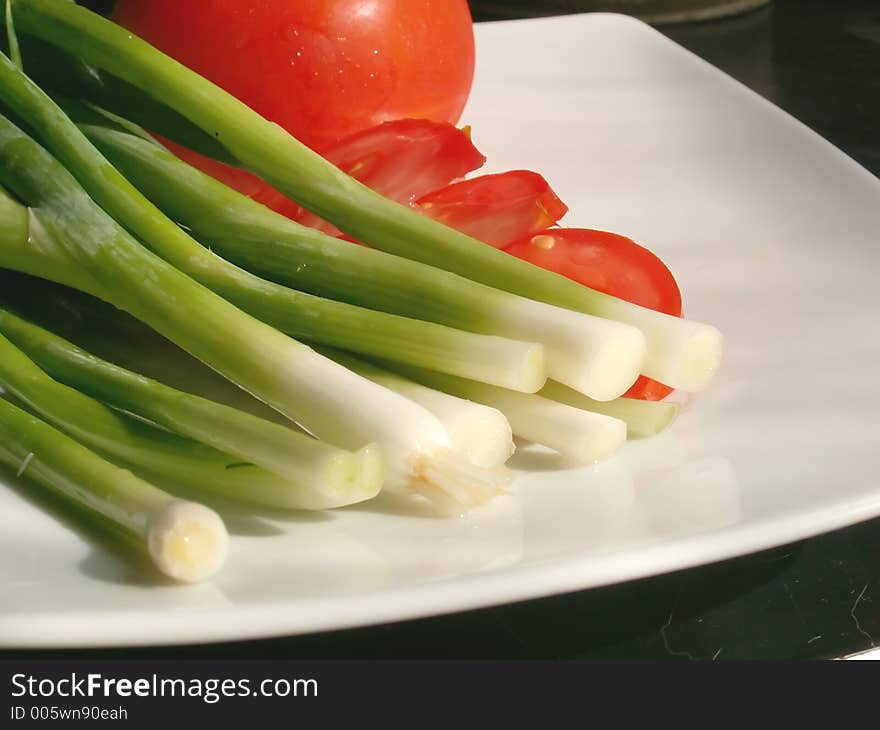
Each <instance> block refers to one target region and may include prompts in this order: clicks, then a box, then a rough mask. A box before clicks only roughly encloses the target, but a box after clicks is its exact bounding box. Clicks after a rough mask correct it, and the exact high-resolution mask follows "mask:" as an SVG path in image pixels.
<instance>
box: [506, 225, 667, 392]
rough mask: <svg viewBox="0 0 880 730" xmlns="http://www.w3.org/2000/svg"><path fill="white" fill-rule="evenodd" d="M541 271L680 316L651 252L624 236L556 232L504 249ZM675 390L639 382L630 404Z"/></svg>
mask: <svg viewBox="0 0 880 730" xmlns="http://www.w3.org/2000/svg"><path fill="white" fill-rule="evenodd" d="M504 250H505V251H507V253H510V254H512V255H513V256H516V257H518V258H521V259H525V260H526V261H529V262H531V263H533V264H535V265H537V266H540V267H541V268H544V269H549V270H550V271H555V272H556V273H558V274H562V275H563V276H567V277H568V278H569V279H574V280H575V281H577V282H579V283H581V284H583V285H584V286H588V287H590V288H591V289H596V290H597V291H601V292H604V293H606V294H611V295H612V296H615V297H619V298H620V299H625V300H626V301H628V302H632V303H634V304H639V305H641V306H643V307H647V308H649V309H654V310H656V311H659V312H665V313H666V314H672V315H675V316H677V317H680V316H681V312H682V309H681V291H680V290H679V288H678V284H677V283H676V281H675V277H673V275H672V272H671V271H669V269H668V268H667V267H666V265H665V264H664V263H663V262H662V261H661V260H660V259H659V258H658V257H657V256H656V255H655V254H653V253H651V251H649V250H648V249H646V248H644V247H643V246H639V245H638V244H637V243H636V242H635V241H633V240H631V239H629V238H626V237H625V236H621V235H618V234H616V233H609V232H607V231H596V230H592V229H588V228H555V229H554V228H551V229H548V230H545V231H542V232H541V233H538V234H534V235H528V236H525V237H523V238H521V239H519V240H518V241H516V242H514V243H513V244H511V245H510V246H508V247H507V248H505V249H504ZM671 392H672V388H670V387H668V386H666V385H664V384H662V383H658V382H657V381H656V380H652V379H651V378H646V377H645V376H639V378H638V380H636V382H635V383H634V384H633V385H632V387H631V388H630V389H629V390H628V391H627V392H626V393H624V396H625V397H627V398H640V399H642V400H661V399H663V398H665V397H666V396H667V395H669V394H670V393H671Z"/></svg>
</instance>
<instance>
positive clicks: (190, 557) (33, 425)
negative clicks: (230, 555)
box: [0, 397, 229, 582]
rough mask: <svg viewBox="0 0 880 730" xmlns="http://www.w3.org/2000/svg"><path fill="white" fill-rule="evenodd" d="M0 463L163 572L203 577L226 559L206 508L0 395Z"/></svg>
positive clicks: (216, 523) (219, 529) (222, 537)
mask: <svg viewBox="0 0 880 730" xmlns="http://www.w3.org/2000/svg"><path fill="white" fill-rule="evenodd" d="M0 462H2V463H4V464H6V465H7V466H8V467H10V468H11V469H13V470H15V473H16V476H17V477H18V478H19V479H20V480H22V481H23V482H25V483H27V482H36V483H38V484H40V485H41V486H43V487H44V488H47V489H48V490H50V491H52V492H54V493H55V494H58V495H60V496H61V497H62V498H64V500H65V501H66V502H68V503H71V504H73V505H75V506H76V507H77V509H79V510H83V511H85V512H86V513H88V514H89V515H91V516H93V517H94V518H96V519H97V520H100V521H101V523H102V524H109V525H111V526H112V527H113V531H114V533H115V534H116V535H118V537H119V538H121V539H122V540H124V541H125V542H127V543H131V542H134V543H135V544H137V545H139V546H141V547H143V548H145V550H146V552H147V554H148V555H149V556H150V557H151V559H152V561H153V563H154V565H155V566H156V567H157V568H158V569H159V570H160V571H162V572H163V573H164V574H165V575H167V576H169V577H171V578H174V579H176V580H180V581H184V582H197V581H202V580H206V579H208V578H210V577H212V576H213V575H214V574H216V573H217V572H218V571H219V570H220V569H221V568H222V567H223V564H224V562H225V561H226V554H227V552H228V543H229V537H228V534H227V532H226V527H225V525H224V524H223V521H222V520H221V519H220V517H219V516H218V515H217V513H216V512H214V511H213V510H212V509H209V508H208V507H205V506H204V505H202V504H199V503H197V502H190V501H186V500H181V499H179V498H177V497H174V496H172V495H170V494H168V493H167V492H164V491H162V490H161V489H159V488H157V487H155V486H153V485H152V484H150V483H148V482H146V481H144V480H143V479H141V478H139V477H137V476H135V475H134V474H132V473H131V472H130V471H127V470H126V469H123V468H120V467H118V466H116V465H114V464H112V463H110V462H109V461H106V460H105V459H103V458H102V457H101V456H99V455H98V454H96V453H95V452H94V451H91V450H90V449H88V448H86V447H85V446H83V445H82V444H80V443H79V442H77V441H75V440H74V439H72V438H70V437H69V436H67V435H66V434H64V433H62V432H61V431H59V430H57V429H55V428H53V427H52V426H50V425H49V424H47V423H45V422H44V421H41V420H40V419H39V418H36V417H35V416H34V415H32V414H30V413H28V412H27V411H25V410H23V409H21V408H20V407H18V406H16V405H14V404H13V403H11V402H10V401H9V400H7V399H6V398H4V397H0Z"/></svg>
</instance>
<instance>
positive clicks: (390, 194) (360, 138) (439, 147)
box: [298, 119, 486, 235]
mask: <svg viewBox="0 0 880 730" xmlns="http://www.w3.org/2000/svg"><path fill="white" fill-rule="evenodd" d="M322 154H323V156H324V157H326V158H327V159H328V160H329V161H330V162H332V163H333V164H334V165H336V166H337V167H338V168H339V169H340V170H343V171H344V172H347V173H348V174H349V175H351V176H352V177H354V178H355V179H357V180H359V181H360V182H362V183H363V184H364V185H366V186H367V187H370V188H372V189H373V190H375V191H376V192H377V193H380V194H381V195H384V196H385V197H386V198H391V199H392V200H394V201H396V202H398V203H403V204H404V205H414V204H415V201H416V200H417V199H418V198H420V197H422V196H423V195H425V194H426V193H428V192H430V191H432V190H436V189H437V188H440V187H443V186H444V185H448V184H449V183H450V182H452V181H453V180H456V179H458V178H461V177H464V175H466V174H467V173H469V172H471V171H472V170H476V169H477V168H479V167H481V166H482V165H483V163H484V162H485V161H486V158H485V157H484V156H483V155H482V154H481V153H480V151H479V150H478V149H477V148H476V147H475V146H474V144H473V142H471V138H470V132H469V130H468V129H467V128H466V129H463V130H462V129H458V128H457V127H455V126H453V125H451V124H446V123H441V122H432V121H429V120H427V119H398V120H395V121H393V122H385V123H383V124H379V125H378V126H375V127H371V128H370V129H367V130H364V131H363V132H358V133H357V134H353V135H351V136H350V137H346V138H345V139H344V140H342V141H341V142H339V143H337V144H335V145H333V146H332V147H330V148H329V149H327V150H324V151H323V152H322ZM298 220H299V222H300V223H302V224H303V225H307V226H311V227H312V228H318V229H319V230H323V231H326V232H328V233H332V234H334V235H337V234H338V233H339V231H338V229H337V228H336V227H335V226H332V225H331V224H330V223H327V222H326V221H323V220H322V219H320V218H318V216H316V215H314V214H312V213H309V212H307V211H306V212H303V214H302V215H301V216H300V217H299V218H298Z"/></svg>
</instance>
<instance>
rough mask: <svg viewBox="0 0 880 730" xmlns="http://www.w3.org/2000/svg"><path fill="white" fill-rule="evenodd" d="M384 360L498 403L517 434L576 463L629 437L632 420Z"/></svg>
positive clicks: (437, 384)
mask: <svg viewBox="0 0 880 730" xmlns="http://www.w3.org/2000/svg"><path fill="white" fill-rule="evenodd" d="M381 365H382V367H383V368H388V369H390V370H394V371H395V372H398V373H400V374H401V375H404V376H406V377H407V378H409V379H411V380H414V381H416V382H417V383H421V384H422V385H425V386H427V387H429V388H433V389H435V390H440V391H443V392H444V393H450V394H452V395H455V396H458V397H459V398H466V399H467V400H472V401H476V402H477V403H483V404H485V405H487V406H491V407H492V408H497V409H498V410H499V411H501V412H502V413H503V414H504V416H505V417H506V418H507V420H508V421H509V422H510V426H511V428H512V429H513V433H514V434H516V435H517V436H519V437H520V438H524V439H526V440H528V441H533V442H535V443H538V444H542V445H544V446H548V447H549V448H551V449H554V450H555V451H558V452H559V453H560V454H561V455H562V456H563V457H564V458H565V459H566V460H567V461H569V462H572V463H577V464H591V463H594V462H597V461H601V460H602V459H606V458H608V457H609V456H611V455H612V454H613V453H614V452H616V451H617V450H618V449H619V448H620V447H621V446H622V445H623V443H624V442H625V441H626V424H625V423H624V422H623V421H622V420H620V419H618V418H612V417H611V416H606V415H603V414H600V413H594V412H592V411H584V410H580V409H579V408H574V407H572V406H570V405H566V404H565V403H558V402H557V401H554V400H550V399H549V398H543V397H541V396H540V395H536V394H533V393H517V392H515V391H512V390H507V389H505V388H498V387H496V386H493V385H487V384H485V383H477V382H475V381H473V380H465V379H463V378H456V377H455V376H453V375H444V374H442V373H436V372H432V371H430V370H421V369H419V368H412V367H408V366H404V365H400V364H399V363H390V362H383V363H381Z"/></svg>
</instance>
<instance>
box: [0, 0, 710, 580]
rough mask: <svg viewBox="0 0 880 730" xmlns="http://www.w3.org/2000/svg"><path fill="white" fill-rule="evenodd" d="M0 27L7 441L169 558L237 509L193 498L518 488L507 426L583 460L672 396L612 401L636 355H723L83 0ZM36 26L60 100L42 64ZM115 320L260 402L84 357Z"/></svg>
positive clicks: (651, 363)
mask: <svg viewBox="0 0 880 730" xmlns="http://www.w3.org/2000/svg"><path fill="white" fill-rule="evenodd" d="M6 28H7V32H8V38H9V50H10V55H9V57H7V56H6V55H0V268H3V269H7V270H9V271H8V272H5V273H2V274H0V386H2V388H3V398H2V399H0V437H2V442H0V456H2V459H3V461H5V462H6V463H8V464H9V465H11V466H12V468H13V469H14V470H15V471H17V472H20V475H21V476H23V477H24V478H28V477H30V478H32V479H33V480H35V481H37V482H39V483H41V484H43V485H45V486H47V487H49V488H51V489H54V490H56V491H58V492H60V493H61V494H63V495H65V496H66V497H67V498H69V499H70V500H72V501H74V502H77V503H79V504H80V505H81V506H82V507H83V508H85V509H88V510H91V512H92V513H94V514H96V515H100V517H101V518H102V519H105V520H109V521H110V522H112V523H114V524H116V525H117V526H118V527H119V528H121V529H122V530H123V531H124V532H126V534H128V535H130V536H131V535H134V536H135V537H136V538H137V539H138V540H140V541H141V542H143V543H144V545H145V546H146V547H147V552H148V553H149V554H150V555H151V556H152V557H153V560H154V562H155V563H156V565H157V566H158V567H159V568H160V569H161V570H162V571H164V572H165V573H166V574H168V575H171V576H174V577H177V578H180V579H183V580H198V579H203V578H205V577H208V576H210V575H211V574H213V573H214V572H215V571H216V570H217V569H219V567H220V565H221V564H222V561H223V558H224V556H225V549H226V548H225V546H226V538H225V535H226V533H225V529H224V528H223V524H222V521H221V520H220V518H219V517H218V516H217V514H216V513H215V512H214V511H212V510H211V509H209V508H208V507H206V506H203V505H201V504H199V503H198V502H196V501H189V500H201V501H211V500H214V499H215V498H217V497H222V498H223V499H227V500H228V499H233V500H237V501H243V502H248V503H251V504H254V505H262V506H263V507H272V508H284V509H291V508H292V509H328V508H335V507H342V506H345V505H349V504H352V503H355V502H359V501H363V500H366V499H370V498H371V497H373V496H375V495H376V494H377V493H378V492H379V490H380V489H382V490H385V491H390V492H392V493H395V494H397V495H399V496H400V497H403V498H418V499H427V500H428V501H430V502H431V503H433V504H434V505H435V506H436V507H437V508H438V509H440V510H442V511H445V512H452V513H456V512H461V511H463V510H466V509H469V508H471V507H474V506H477V505H479V504H481V503H483V502H485V501H486V500H488V499H490V498H491V497H492V496H493V495H496V494H498V493H499V492H502V491H503V490H504V487H505V486H506V485H507V483H508V482H509V480H510V478H511V474H510V472H509V471H508V470H507V469H506V468H505V466H504V464H505V462H506V461H507V459H508V458H509V457H510V455H511V454H512V452H513V448H514V446H513V436H514V435H516V436H519V437H522V438H525V439H528V440H530V441H535V442H537V443H540V444H544V445H546V446H548V447H550V448H553V449H555V450H557V451H559V452H560V453H561V454H562V455H563V456H565V457H566V458H567V459H569V460H571V461H575V462H586V463H589V462H593V461H596V460H598V459H602V458H605V457H606V456H608V455H610V454H611V453H613V452H614V451H615V450H616V449H617V448H618V447H619V446H620V445H621V444H622V442H623V441H624V440H625V439H626V437H627V434H629V435H630V436H647V435H651V434H652V433H656V432H658V431H659V430H662V429H663V428H665V427H666V426H667V425H668V424H669V423H670V422H671V421H672V420H673V418H674V417H675V414H676V406H675V405H673V404H671V403H648V402H636V401H631V400H628V399H625V398H620V396H621V395H622V394H623V393H624V392H626V390H627V389H628V388H629V386H630V385H631V384H632V383H633V382H634V380H635V379H636V377H637V376H638V375H639V374H640V373H643V374H645V375H648V376H650V377H654V378H656V379H658V380H661V381H662V382H665V383H667V384H669V385H671V386H674V387H676V388H680V389H683V390H688V391H697V390H700V389H702V388H704V387H705V386H706V385H707V384H708V382H709V380H710V379H711V377H712V375H713V374H714V372H715V370H716V369H717V366H718V363H719V360H720V354H721V336H720V334H719V333H718V331H717V330H716V329H715V328H713V327H711V326H709V325H705V324H701V323H697V322H693V321H689V320H684V319H680V318H676V317H670V316H667V315H663V314H660V313H657V312H654V311H651V310H647V309H644V308H642V307H638V306H636V305H632V304H628V303H626V302H623V301H621V300H619V299H615V298H613V297H610V296H607V295H604V294H601V293H599V292H596V291H592V290H590V289H587V288H585V287H583V286H581V285H579V284H576V283H574V282H572V281H569V280H567V279H564V278H562V277H559V276H557V275H555V274H552V273H549V272H547V271H544V270H541V269H538V268H536V267H533V266H531V265H530V264H527V263H525V262H523V261H520V260H517V259H515V258H513V257H511V256H509V255H507V254H505V253H503V252H500V251H497V250H495V249H493V248H491V247H489V246H486V245H484V244H481V243H480V242H478V241H475V240H473V239H470V238H468V237H467V236H465V235H463V234H461V233H458V232H456V231H454V230H452V229H449V228H447V227H445V226H443V225H441V224H439V223H436V222H434V221H431V220H430V219H428V218H425V217H423V216H420V215H418V214H417V213H415V212H413V211H411V210H408V209H407V208H405V207H403V206H400V205H398V204H396V203H393V202H391V201H389V200H386V199H384V198H382V197H381V196H379V195H377V194H376V193H373V192H372V191H370V190H369V189H368V188H366V187H364V186H362V185H360V184H359V183H357V182H356V181H354V180H353V179H351V178H349V177H348V176H346V175H344V174H343V173H342V172H340V171H339V170H338V169H336V168H335V167H333V166H332V165H331V164H329V163H328V162H326V161H325V160H323V159H322V158H321V157H320V156H318V155H317V154H315V153H313V152H311V151H310V150H309V149H308V148H306V147H304V146H303V145H301V144H300V143H299V142H297V141H296V140H295V139H293V138H292V137H290V136H289V135H288V134H287V133H285V132H284V131H283V130H282V129H281V128H279V127H277V126H276V125H274V124H271V123H269V122H268V121H266V120H265V119H263V118H261V117H260V116H259V115H257V114H256V113H255V112H253V111H252V110H250V109H249V108H248V107H246V106H245V105H243V104H242V103H241V102H239V101H237V100H236V99H234V98H233V97H231V96H230V95H228V94H227V93H225V92H224V91H222V90H220V89H219V88H217V87H215V86H214V85H213V84H211V83H210V82H208V81H206V80H205V79H203V78H201V77H199V76H198V75H196V74H194V73H193V72H191V71H189V70H187V69H186V68H184V67H183V66H181V65H180V64H178V63H176V62H175V61H173V60H172V59H170V58H168V57H167V56H165V55H163V54H162V53H160V52H159V51H157V50H156V49H154V48H152V47H151V46H149V45H148V44H146V43H144V42H143V41H140V40H139V39H137V38H133V37H132V36H131V35H130V33H128V32H127V31H125V30H123V29H121V28H119V27H117V26H116V25H114V24H113V23H112V22H110V21H108V20H106V19H104V18H101V17H100V16H97V15H95V14H92V13H90V12H89V11H87V10H85V9H83V8H81V7H78V6H77V5H76V4H74V3H70V2H66V1H61V0H10V2H8V3H7V13H6ZM15 30H17V31H18V32H19V33H20V34H21V37H22V48H23V49H24V53H23V54H22V53H21V52H20V51H19V46H18V39H17V38H16V35H15ZM30 49H33V52H34V54H35V58H34V63H35V67H36V68H37V69H38V73H36V74H35V75H36V76H39V77H40V78H41V79H43V78H46V77H47V71H46V70H47V68H48V69H49V72H48V77H49V78H51V77H52V75H53V74H56V75H57V77H58V78H63V79H64V80H65V81H64V83H63V84H62V86H63V89H62V90H63V93H64V94H65V96H64V97H63V98H62V97H57V98H56V97H53V96H52V93H54V92H55V91H57V90H58V86H57V85H55V87H54V88H49V89H48V90H49V92H50V93H47V92H46V90H44V89H43V88H41V87H40V86H39V85H38V84H37V83H35V82H34V81H33V80H32V79H31V78H30V77H29V75H27V74H26V73H25V70H23V68H22V55H23V57H24V65H25V67H28V65H29V64H30V63H31V57H30V55H29V54H30V52H31V51H30ZM41 49H42V50H41ZM71 69H73V73H71ZM44 85H45V86H46V87H47V88H48V87H49V86H51V83H48V84H44ZM119 90H124V93H118V94H117V93H116V92H117V91H119ZM96 104H97V105H98V106H96ZM138 123H144V124H146V125H147V126H150V127H152V128H153V129H157V130H158V131H161V132H162V133H163V134H165V135H167V136H169V137H171V138H176V139H177V140H178V141H182V142H184V143H187V144H190V146H193V147H195V148H199V149H200V150H201V151H206V150H207V151H208V152H209V153H211V154H214V156H216V157H218V158H222V159H224V160H226V161H232V162H234V163H236V164H238V165H240V166H241V167H244V168H246V169H249V170H251V171H252V172H255V173H256V174H258V175H260V176H261V177H263V178H264V179H265V180H266V181H268V182H269V183H271V184H273V185H274V186H275V187H277V188H278V189H279V190H281V191H282V192H284V193H286V194H287V195H289V196H290V197H291V198H293V199H294V200H296V201H297V202H298V203H299V204H301V205H303V206H304V207H306V208H308V209H309V210H311V211H312V212H314V213H315V214H317V215H318V216H320V217H321V218H323V219H326V220H328V221H330V222H332V223H334V224H335V225H336V226H338V227H339V228H340V229H341V230H343V231H345V232H346V233H348V234H350V235H352V236H355V237H357V238H358V239H359V240H361V241H363V242H365V243H366V244H368V246H369V247H366V246H354V245H351V244H349V243H346V242H344V241H342V240H339V239H337V238H334V237H332V236H328V235H326V234H323V233H321V232H318V231H315V230H312V229H308V228H305V227H303V226H300V225H298V224H297V223H295V222H293V221H291V220H288V219H287V218H284V217H283V216H280V215H278V214H276V213H274V212H272V211H270V210H268V209H267V208H264V207H263V206H261V205H260V204H258V203H255V202H254V201H252V200H250V199H248V198H246V197H244V196H242V195H240V194H239V193H237V192H235V191H233V190H231V189H229V188H227V187H225V186H224V185H222V184H221V183H219V182H217V181H215V180H213V179H212V178H209V177H207V176H206V175H204V174H202V173H201V172H199V171H198V170H196V169H194V168H192V167H190V166H188V165H186V164H185V163H183V162H181V161H180V160H178V159H177V158H175V157H174V156H173V155H171V154H170V153H169V152H167V151H166V150H165V149H164V148H163V147H161V146H160V145H159V144H158V143H157V142H155V141H153V139H152V138H151V137H149V136H148V135H147V134H146V133H144V132H143V130H142V129H141V128H140V127H138V126H137V124H138ZM9 272H18V273H15V274H12V273H9ZM32 277H37V278H39V279H41V280H45V281H48V282H53V283H52V284H43V285H39V284H36V283H35V279H34V278H32ZM59 285H60V286H59ZM35 286H42V287H43V288H42V290H41V295H40V296H39V297H37V298H35V297H34V296H33V293H34V288H35ZM71 289H72V290H78V291H79V292H80V293H79V294H76V293H73V292H71ZM71 302H72V304H71ZM114 308H115V309H114ZM116 310H121V312H119V311H116ZM47 312H48V313H49V315H48V316H47ZM122 312H124V313H127V314H122ZM128 315H130V317H129V316H128ZM65 318H66V320H67V322H68V324H70V323H71V322H73V326H72V327H68V328H67V329H66V330H65V334H66V335H68V336H66V337H62V336H59V333H58V332H57V331H53V330H57V328H58V325H59V324H60V323H61V322H62V321H63V320H65ZM114 318H115V319H116V320H117V321H120V320H119V318H122V319H124V321H125V324H124V326H123V327H121V328H119V329H118V330H117V331H122V329H127V330H128V331H129V334H131V333H134V341H135V343H137V342H141V343H147V342H149V341H150V338H151V337H153V338H156V337H159V336H161V338H162V341H164V342H167V343H168V346H169V348H171V349H173V350H174V351H175V352H177V353H178V355H179V357H180V358H181V359H180V360H179V362H181V363H183V365H182V366H181V367H184V368H185V367H190V366H192V367H195V368H200V367H207V368H210V369H211V370H212V371H214V372H216V373H217V374H219V375H220V376H222V381H223V382H228V383H230V384H233V387H231V390H230V392H233V393H238V395H239V396H240V397H239V399H238V401H241V396H242V391H245V392H246V393H247V394H249V395H247V396H244V398H246V399H247V400H248V401H249V402H250V403H251V404H252V405H254V404H258V403H261V404H263V405H262V408H263V411H261V410H260V407H257V408H251V407H247V406H241V405H240V402H236V399H235V398H234V397H233V398H231V399H229V400H228V401H225V399H221V398H206V397H204V396H203V395H198V394H196V393H194V392H190V391H189V390H188V389H181V388H177V387H172V386H171V385H170V384H169V383H168V382H161V380H162V379H157V378H156V377H148V374H147V373H146V372H145V369H146V368H145V367H144V365H145V361H146V360H148V359H149V358H148V354H147V353H146V350H145V349H144V348H147V347H149V346H148V345H146V344H142V345H141V346H140V347H141V350H140V352H139V350H138V345H137V344H135V345H134V346H133V347H129V348H128V351H127V353H124V352H123V351H124V350H125V349H126V348H117V349H116V350H114V349H113V348H109V350H110V352H111V355H110V356H109V357H99V356H98V355H96V354H92V353H91V352H90V351H89V349H90V348H88V347H86V346H85V345H84V341H85V340H87V339H88V337H87V335H88V330H89V329H90V324H91V323H93V322H95V321H103V322H110V321H114ZM111 329H112V328H111ZM70 332H73V333H74V335H75V336H69V333H70ZM79 336H82V337H83V338H84V339H78V337H79ZM111 339H112V337H111ZM70 340H72V341H70ZM75 342H76V343H77V344H74V343H75ZM131 342H132V340H129V343H128V344H129V345H131ZM171 343H173V345H172V344H171ZM187 363H188V364H187ZM548 378H549V379H550V380H548ZM221 401H223V402H221ZM267 407H268V408H271V409H272V411H271V413H267V412H266V410H265V409H266V408H267ZM304 431H305V433H304ZM129 470H130V471H129ZM144 480H146V481H144ZM151 482H152V483H157V484H162V485H163V486H164V487H166V489H167V490H168V491H169V492H171V493H174V494H183V493H185V494H186V495H187V497H186V500H184V499H182V498H181V497H177V496H175V497H172V496H170V494H168V493H166V492H165V491H162V490H160V489H159V488H158V487H156V486H153V485H152V484H151Z"/></svg>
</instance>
